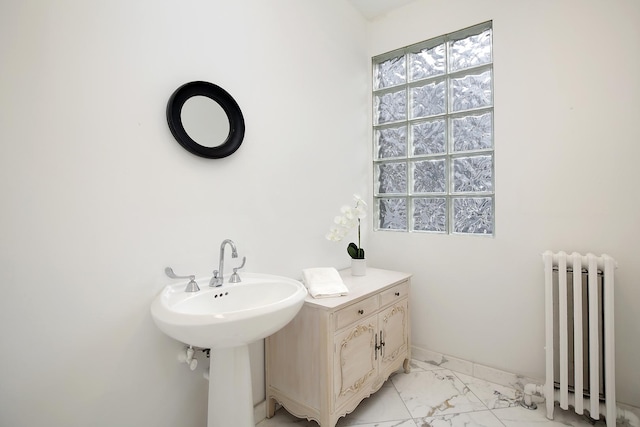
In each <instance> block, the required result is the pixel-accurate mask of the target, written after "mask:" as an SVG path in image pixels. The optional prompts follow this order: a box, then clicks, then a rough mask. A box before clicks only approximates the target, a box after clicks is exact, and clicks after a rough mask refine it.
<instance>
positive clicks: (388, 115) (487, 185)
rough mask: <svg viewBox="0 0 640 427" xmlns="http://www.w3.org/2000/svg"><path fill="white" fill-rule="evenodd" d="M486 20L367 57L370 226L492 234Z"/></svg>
mask: <svg viewBox="0 0 640 427" xmlns="http://www.w3.org/2000/svg"><path fill="white" fill-rule="evenodd" d="M493 139H494V138H493V55H492V24H491V22H485V23H483V24H480V25H476V26H474V27H471V28H467V29H464V30H461V31H457V32H455V33H451V34H446V35H444V36H441V37H437V38H435V39H432V40H427V41H424V42H421V43H418V44H415V45H412V46H408V47H406V48H403V49H399V50H396V51H393V52H389V53H386V54H384V55H380V56H377V57H375V58H373V149H374V155H373V163H374V164H373V170H374V206H375V214H376V220H375V223H376V230H395V231H407V232H431V233H448V234H453V233H456V234H458V233H461V234H482V235H493V234H494V224H495V218H494V210H495V209H494V207H495V193H494V182H495V177H494V170H495V168H494V147H493Z"/></svg>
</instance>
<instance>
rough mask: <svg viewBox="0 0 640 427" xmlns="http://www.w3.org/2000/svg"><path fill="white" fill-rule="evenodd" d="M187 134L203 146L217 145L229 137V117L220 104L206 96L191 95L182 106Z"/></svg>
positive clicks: (181, 114) (183, 123) (183, 121)
mask: <svg viewBox="0 0 640 427" xmlns="http://www.w3.org/2000/svg"><path fill="white" fill-rule="evenodd" d="M180 117H182V125H183V126H184V129H185V131H186V132H187V135H189V137H191V139H193V140H194V141H198V144H200V145H204V146H205V147H217V146H219V145H220V144H222V143H223V142H224V141H226V140H227V138H228V137H229V119H228V118H227V113H225V112H224V110H223V109H222V107H221V106H220V104H218V103H217V102H215V101H214V100H213V99H211V98H207V97H206V96H192V97H191V98H189V99H187V100H186V101H185V103H184V105H183V106H182V112H181V113H180Z"/></svg>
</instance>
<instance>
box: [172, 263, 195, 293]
mask: <svg viewBox="0 0 640 427" xmlns="http://www.w3.org/2000/svg"><path fill="white" fill-rule="evenodd" d="M164 274H166V275H167V276H169V277H170V278H172V279H189V283H187V287H186V288H185V289H184V291H185V292H198V291H199V290H200V288H199V287H198V283H197V282H196V281H195V278H196V276H194V275H193V274H191V275H189V276H178V275H177V274H176V273H174V272H173V269H172V268H171V267H166V268H165V269H164Z"/></svg>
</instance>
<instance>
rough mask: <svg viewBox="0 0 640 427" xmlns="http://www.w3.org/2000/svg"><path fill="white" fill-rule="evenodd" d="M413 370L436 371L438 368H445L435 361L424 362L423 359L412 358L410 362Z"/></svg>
mask: <svg viewBox="0 0 640 427" xmlns="http://www.w3.org/2000/svg"><path fill="white" fill-rule="evenodd" d="M410 366H411V372H423V371H435V370H438V369H445V368H442V367H440V366H438V365H434V364H433V363H429V362H423V361H422V360H415V359H413V360H411V363H410Z"/></svg>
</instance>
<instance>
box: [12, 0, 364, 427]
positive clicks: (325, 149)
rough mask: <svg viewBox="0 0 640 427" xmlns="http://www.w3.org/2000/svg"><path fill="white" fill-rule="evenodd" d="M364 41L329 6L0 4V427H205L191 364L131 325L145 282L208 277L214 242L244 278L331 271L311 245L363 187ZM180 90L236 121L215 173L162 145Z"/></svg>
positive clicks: (333, 249)
mask: <svg viewBox="0 0 640 427" xmlns="http://www.w3.org/2000/svg"><path fill="white" fill-rule="evenodd" d="M365 34H366V27H365V21H364V20H363V18H361V17H360V16H359V15H358V14H357V13H356V12H355V11H354V10H353V9H352V7H351V6H350V5H349V4H348V3H347V2H345V1H344V0H328V1H327V0H324V1H322V2H317V1H311V0H305V1H300V0H272V1H268V2H265V1H263V0H234V1H197V0H182V1H179V2H177V1H170V0H161V1H157V0H154V1H151V0H138V1H134V2H132V1H126V0H116V1H107V2H105V1H89V2H87V1H73V0H61V1H56V2H45V1H31V2H24V1H21V0H9V1H3V2H2V4H1V5H0V62H1V63H2V67H1V69H2V71H1V73H0V93H1V96H0V111H1V114H0V150H1V151H0V200H1V201H2V209H1V212H0V221H1V223H2V226H1V228H0V230H1V237H0V283H1V285H0V289H2V293H1V294H0V343H1V348H2V351H1V352H0V378H1V380H0V425H3V426H48V427H54V426H61V427H62V426H65V427H68V426H89V425H91V426H97V427H100V426H104V427H112V426H158V427H160V426H167V427H168V426H176V425H182V426H202V425H205V418H206V399H207V383H206V381H205V380H204V379H203V378H202V371H203V369H204V367H206V365H207V363H206V362H204V361H203V362H201V364H200V367H199V368H198V370H197V371H196V372H190V371H189V370H188V369H187V367H186V365H179V364H178V363H177V361H176V357H177V354H178V351H179V349H181V348H182V345H181V344H179V343H178V342H175V341H173V340H171V339H170V338H168V337H166V336H164V335H163V334H162V333H160V332H159V331H158V330H157V329H156V327H155V326H154V324H153V322H152V319H151V316H150V314H149V306H150V303H151V301H152V299H153V297H154V296H155V295H156V294H157V293H158V292H159V291H160V289H161V288H162V287H163V286H164V285H166V284H168V283H170V282H171V281H170V280H169V279H168V278H166V277H165V276H164V275H163V269H164V267H165V266H167V265H170V266H172V267H173V268H174V270H175V271H176V272H177V273H181V274H186V273H195V274H198V275H207V274H210V273H211V271H212V270H213V269H214V268H216V267H217V263H218V248H219V245H220V242H221V241H222V240H223V239H225V238H231V239H233V240H234V241H235V242H236V244H237V246H238V249H239V252H240V255H241V256H243V255H246V256H247V259H248V261H247V267H246V270H248V271H254V272H266V273H273V274H283V275H287V276H291V277H299V275H300V271H301V269H302V268H305V267H312V266H321V265H333V266H336V267H340V268H342V267H346V266H347V264H348V258H347V255H346V252H345V247H344V245H336V244H335V243H332V242H329V241H327V240H326V239H325V238H324V235H325V233H326V232H327V231H328V228H329V226H330V225H331V222H332V220H333V217H334V216H335V215H336V214H337V213H338V209H339V208H340V206H341V205H342V204H344V203H348V202H349V201H350V200H351V197H352V194H353V193H354V192H359V193H362V194H363V195H366V191H367V188H368V186H367V181H366V176H367V173H366V171H367V168H368V167H369V166H368V162H367V159H366V156H363V155H362V153H363V152H368V151H367V150H369V141H368V139H367V136H366V133H367V126H366V122H367V117H368V113H367V112H366V109H364V108H363V106H366V105H367V98H368V85H367V81H368V80H367V79H368V71H367V67H368V61H369V60H368V56H367V48H366V37H365ZM192 80H207V81H211V82H213V83H216V84H219V85H220V86H222V87H224V88H225V89H227V90H228V91H229V92H230V93H231V94H232V95H233V96H234V97H235V99H236V100H237V102H238V104H239V105H240V107H241V109H242V111H243V113H244V117H245V120H246V125H247V132H246V138H245V141H244V143H243V145H242V146H241V147H240V149H239V150H238V151H237V152H236V153H235V154H234V155H233V156H231V157H228V158H226V159H221V160H207V159H202V158H198V157H195V156H193V155H191V154H190V153H188V152H187V151H185V150H184V149H182V147H180V146H179V145H178V143H177V142H176V141H175V140H174V139H173V137H172V136H171V134H170V132H169V129H168V127H167V124H166V119H165V108H166V103H167V100H168V98H169V96H170V95H171V93H172V92H173V91H174V90H175V89H176V88H177V87H178V86H179V85H181V84H183V83H186V82H188V81H192ZM227 265H229V260H227ZM252 356H253V358H252V362H253V363H252V368H253V378H254V401H255V402H258V401H261V400H262V399H264V380H263V358H262V345H261V343H260V344H257V345H254V346H253V347H252Z"/></svg>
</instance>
